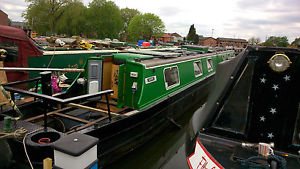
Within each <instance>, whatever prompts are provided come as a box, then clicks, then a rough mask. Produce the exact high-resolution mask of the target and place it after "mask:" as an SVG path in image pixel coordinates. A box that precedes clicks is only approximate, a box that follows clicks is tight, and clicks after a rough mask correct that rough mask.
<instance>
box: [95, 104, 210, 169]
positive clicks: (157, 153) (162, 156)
mask: <svg viewBox="0 0 300 169" xmlns="http://www.w3.org/2000/svg"><path fill="white" fill-rule="evenodd" d="M205 101H206V100H202V101H201V102H199V104H197V105H195V106H194V107H190V108H189V110H188V111H186V112H184V113H183V114H184V115H183V116H182V117H181V118H180V119H179V120H177V121H176V123H177V124H179V125H180V126H181V128H179V127H178V126H176V125H174V124H171V123H170V125H169V126H168V127H167V128H166V129H165V130H164V131H163V132H161V133H160V134H158V135H157V136H155V137H154V138H153V139H151V140H150V141H149V142H147V143H146V144H144V145H142V146H141V147H139V148H137V149H135V150H133V151H132V152H130V153H128V154H127V155H125V156H123V157H122V158H120V159H119V160H117V161H116V162H114V163H113V164H111V165H109V166H106V167H105V168H104V169H159V168H166V169H171V168H173V167H172V166H170V165H169V164H168V165H166V164H167V163H168V161H169V160H171V159H172V156H174V155H175V154H176V153H177V151H178V149H179V148H180V147H182V145H183V144H184V143H185V141H186V132H187V130H188V126H189V121H190V120H191V118H192V115H193V114H194V112H195V111H196V110H197V109H198V108H201V107H202V106H203V104H204V102H205ZM99 160H101V159H99ZM179 165H180V164H179ZM181 165H184V164H181ZM176 166H178V164H176ZM176 168H177V167H176ZM173 169H174V168H173Z"/></svg>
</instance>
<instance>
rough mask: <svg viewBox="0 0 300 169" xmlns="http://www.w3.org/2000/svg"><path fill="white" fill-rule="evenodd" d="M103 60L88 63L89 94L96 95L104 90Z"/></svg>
mask: <svg viewBox="0 0 300 169" xmlns="http://www.w3.org/2000/svg"><path fill="white" fill-rule="evenodd" d="M102 71H103V63H102V60H89V61H88V93H89V94H91V93H96V92H99V91H101V90H102Z"/></svg>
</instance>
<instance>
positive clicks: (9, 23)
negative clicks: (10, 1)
mask: <svg viewBox="0 0 300 169" xmlns="http://www.w3.org/2000/svg"><path fill="white" fill-rule="evenodd" d="M7 25H8V26H11V19H9V18H8V21H7Z"/></svg>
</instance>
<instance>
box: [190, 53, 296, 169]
mask: <svg viewBox="0 0 300 169" xmlns="http://www.w3.org/2000/svg"><path fill="white" fill-rule="evenodd" d="M276 52H281V53H282V52H283V53H285V54H286V55H287V56H288V57H289V58H290V60H291V62H292V64H291V65H290V67H289V68H288V69H287V70H286V71H284V72H280V73H278V72H274V71H273V70H272V69H271V68H270V67H269V65H268V63H267V62H268V60H269V59H270V58H271V57H272V56H273V55H274V54H275V53H276ZM285 75H288V76H289V78H288V80H285V79H284V77H285ZM244 76H246V77H244ZM299 77H300V50H299V49H290V48H270V47H248V48H247V49H246V50H245V51H244V52H242V53H241V54H240V55H239V56H237V57H236V58H234V59H232V60H230V61H228V62H227V63H221V64H220V65H219V66H218V69H217V73H216V80H215V84H214V87H213V90H212V91H211V93H210V96H209V98H208V101H207V104H206V105H205V107H204V109H203V110H201V111H196V112H195V114H194V117H193V119H192V129H193V131H194V134H195V135H196V136H195V137H193V135H190V137H191V138H194V139H192V140H188V141H187V143H186V145H185V147H186V157H184V158H187V157H188V156H189V155H191V154H192V153H193V152H194V148H195V141H196V139H198V140H199V141H200V142H201V144H202V145H204V147H205V148H206V149H207V150H208V152H209V153H210V154H211V155H212V156H213V157H214V158H215V159H216V160H217V161H218V162H219V163H220V164H221V165H222V166H223V167H225V168H243V166H242V165H241V162H240V161H241V160H245V159H248V158H249V157H253V156H257V155H258V153H257V150H255V149H246V148H245V147H243V146H242V143H243V142H246V143H254V144H257V143H259V142H265V143H270V142H274V144H275V147H274V150H275V155H276V156H279V157H282V158H284V159H285V160H286V162H287V168H291V169H292V168H293V169H294V168H300V162H299V161H300V160H299V159H300V157H299V151H300V145H299V142H298V143H296V142H295V141H293V137H297V136H294V134H296V135H297V133H298V132H299V124H298V126H296V119H297V117H298V116H299V114H300V111H299V110H300V108H299V106H300V79H299ZM262 78H265V79H267V80H266V81H265V82H264V83H262V82H261V79H262ZM274 84H275V85H278V87H279V89H280V90H279V89H276V90H275V89H274V88H272V86H273V85H274ZM243 87H244V88H243ZM246 87H247V88H246ZM248 89H249V91H248V92H247V90H248ZM235 95H236V96H235ZM245 96H247V97H245ZM245 104H246V106H243V105H245ZM228 105H229V106H228ZM271 108H276V111H275V112H273V113H272V112H271V110H270V109H271ZM243 110H245V111H243ZM230 111H233V112H243V114H240V115H239V114H236V115H235V116H234V117H229V116H230V115H231V114H230V113H231V112H230ZM262 116H264V120H261V119H260V118H261V117H262ZM240 118H244V119H243V120H242V122H243V121H244V123H238V122H237V121H238V120H239V119H240ZM298 118H299V117H298ZM298 123H299V122H298ZM237 124H238V125H240V129H238V127H239V126H235V125H237ZM222 126H235V127H236V130H234V129H230V128H223V127H222ZM296 130H297V131H296ZM270 131H272V136H273V137H268V136H269V135H268V134H269V133H270ZM294 139H295V138H294ZM298 139H299V138H298ZM297 144H298V145H297ZM258 163H259V164H260V163H261V164H268V163H267V162H266V160H261V161H259V162H258ZM186 165H187V163H186ZM187 168H188V167H187Z"/></svg>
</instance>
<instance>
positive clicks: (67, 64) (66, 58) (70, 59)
mask: <svg viewBox="0 0 300 169" xmlns="http://www.w3.org/2000/svg"><path fill="white" fill-rule="evenodd" d="M82 51H83V52H80V53H76V54H72V53H70V54H55V55H54V57H53V59H52V62H51V64H50V66H49V67H53V68H83V64H84V62H85V61H86V60H87V59H88V58H90V57H96V56H97V55H105V54H111V53H112V52H103V51H101V50H99V52H96V53H92V52H90V53H89V51H86V50H82ZM52 56H53V55H51V54H44V55H43V56H40V57H29V58H28V66H29V67H38V68H46V67H47V66H48V64H49V62H50V60H51V58H52ZM77 74H78V73H70V72H69V73H66V76H67V77H68V78H71V79H74V78H75V77H76V76H77ZM38 76H39V72H33V71H31V72H29V78H30V79H31V78H35V77H38Z"/></svg>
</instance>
